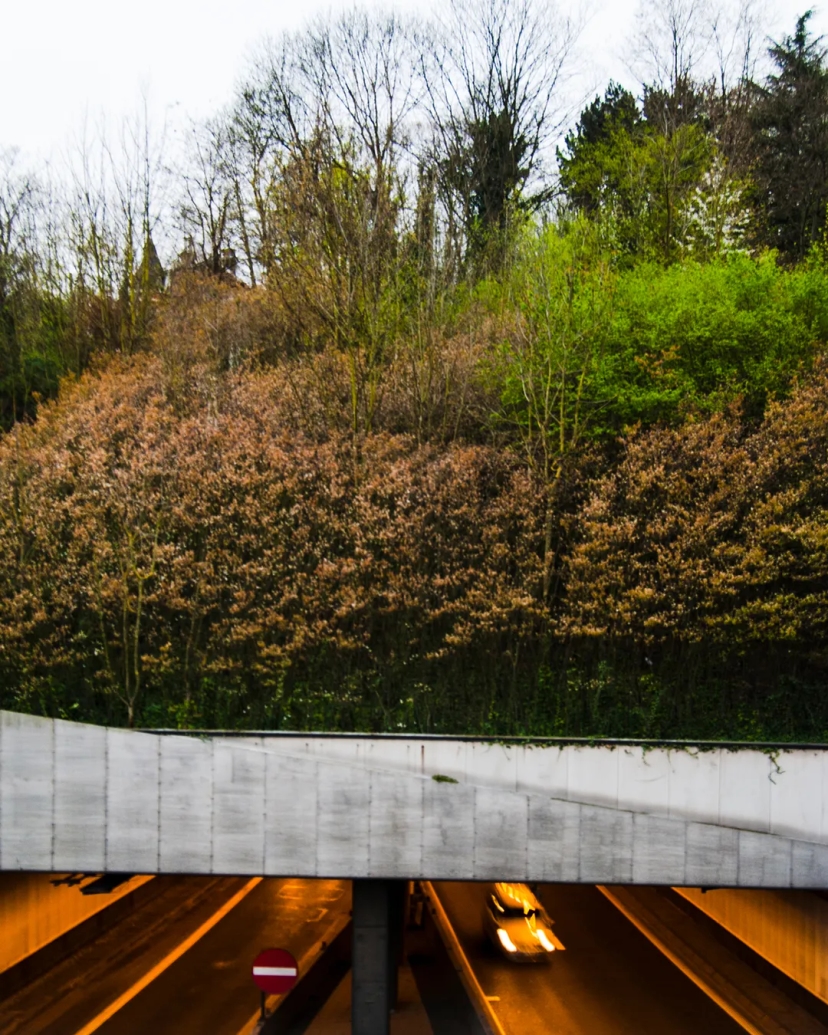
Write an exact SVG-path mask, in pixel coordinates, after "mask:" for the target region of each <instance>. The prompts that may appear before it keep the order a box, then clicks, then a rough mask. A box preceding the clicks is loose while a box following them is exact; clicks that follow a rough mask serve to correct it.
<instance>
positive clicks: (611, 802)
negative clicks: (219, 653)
mask: <svg viewBox="0 0 828 1035" xmlns="http://www.w3.org/2000/svg"><path fill="white" fill-rule="evenodd" d="M244 739H245V742H246V743H249V744H250V745H251V746H252V745H256V746H261V747H263V748H264V750H266V751H268V752H277V753H279V754H282V755H297V754H298V755H301V756H305V757H310V758H317V759H320V760H321V759H326V760H328V761H333V760H336V761H341V762H350V763H352V764H355V765H361V766H367V767H369V768H377V769H385V770H389V771H393V772H406V773H411V774H418V775H423V776H430V775H432V774H434V773H442V774H445V775H446V776H451V777H453V778H454V779H456V780H459V781H460V782H461V783H472V784H475V785H476V786H481V787H497V788H499V789H501V790H513V791H524V792H530V793H539V794H547V795H549V796H550V797H553V798H558V799H560V800H562V801H577V802H580V803H583V804H588V805H603V806H606V807H607V808H611V809H624V810H629V811H633V812H640V813H647V814H652V815H659V816H668V817H671V818H675V819H690V820H698V821H699V822H702V823H715V824H717V825H722V826H729V827H738V828H740V829H743V830H755V831H758V832H762V833H770V834H781V835H783V836H785V837H802V838H805V839H806V840H812V841H820V842H822V843H825V844H828V750H822V751H821V750H813V751H802V750H797V751H781V752H779V753H776V754H773V755H771V754H768V753H766V752H762V751H751V750H739V751H733V750H728V749H725V748H717V749H714V750H709V751H708V750H705V751H699V750H697V749H685V750H668V749H662V748H657V749H646V748H642V747H630V746H619V747H603V746H601V747H586V746H576V745H568V746H566V747H557V746H548V747H542V746H531V747H530V746H526V747H524V746H522V745H510V744H497V743H485V742H481V741H474V740H451V739H443V738H440V739H431V738H417V737H397V736H393V737H352V736H346V737H342V736H336V735H333V736H330V735H329V736H326V735H324V734H318V735H314V736H308V737H302V736H294V735H290V736H279V735H275V736H268V737H265V738H255V739H254V738H250V739H247V738H244Z"/></svg>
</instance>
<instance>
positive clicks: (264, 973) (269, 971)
mask: <svg viewBox="0 0 828 1035" xmlns="http://www.w3.org/2000/svg"><path fill="white" fill-rule="evenodd" d="M253 973H254V974H255V975H256V977H295V976H296V967H254V968H253Z"/></svg>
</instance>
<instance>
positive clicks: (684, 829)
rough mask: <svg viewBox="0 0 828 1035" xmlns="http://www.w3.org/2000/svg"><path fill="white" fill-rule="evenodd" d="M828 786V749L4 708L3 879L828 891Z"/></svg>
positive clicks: (0, 728)
mask: <svg viewBox="0 0 828 1035" xmlns="http://www.w3.org/2000/svg"><path fill="white" fill-rule="evenodd" d="M435 777H439V778H440V779H435ZM827 789H828V752H822V751H818V750H810V751H801V752H800V751H785V752H782V753H779V754H778V755H773V756H770V755H766V754H763V753H762V752H758V751H752V750H751V751H745V752H730V751H727V750H723V749H717V750H714V751H710V752H695V753H694V752H684V751H663V750H650V751H645V750H643V749H641V748H630V747H626V746H624V747H616V748H608V747H583V746H567V747H559V746H548V747H547V746H532V747H530V746H526V745H505V744H497V743H485V742H481V741H473V740H463V739H456V740H454V739H442V738H441V739H432V738H416V737H337V736H326V735H318V736H314V735H308V736H278V735H277V736H261V737H233V736H227V737H221V736H210V737H201V738H200V737H197V736H176V735H161V734H154V733H141V732H134V731H132V732H130V731H125V730H120V729H117V730H116V729H105V728H102V727H95V726H88V725H83V724H78V723H69V722H62V721H59V720H48V719H40V718H35V717H32V716H26V715H18V714H16V713H10V712H0V869H3V870H13V869H27V870H48V871H54V870H58V869H77V870H86V871H89V872H95V871H99V870H118V871H124V870H128V871H132V872H135V871H137V872H142V873H226V874H230V873H237V874H273V875H292V876H308V877H317V876H318V877H341V878H348V877H371V876H376V877H403V878H414V877H422V878H426V879H451V878H457V879H468V880H475V879H477V880H489V879H514V880H548V881H575V882H588V883H611V884H624V883H641V884H672V885H716V886H720V887H721V886H727V887H767V888H777V887H778V888H788V887H796V888H824V887H828V824H827V823H826V819H828V816H827V815H826V807H825V806H826V790H827Z"/></svg>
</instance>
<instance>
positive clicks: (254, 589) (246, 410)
mask: <svg viewBox="0 0 828 1035" xmlns="http://www.w3.org/2000/svg"><path fill="white" fill-rule="evenodd" d="M190 373H191V376H190V378H189V380H188V386H187V392H188V397H187V406H186V407H184V408H183V409H182V408H181V407H180V406H179V405H178V404H177V403H174V402H171V400H170V397H169V392H168V389H169V381H168V370H167V369H166V367H165V363H164V360H163V358H154V357H142V358H140V359H136V360H133V361H131V362H130V363H129V364H123V365H113V366H111V367H109V368H108V369H107V370H106V371H105V372H104V373H103V374H101V375H100V376H99V377H96V378H91V377H90V378H85V379H83V380H81V381H80V382H78V383H77V384H74V385H70V386H66V388H65V390H64V392H63V394H62V396H61V399H60V400H59V401H58V402H57V403H56V404H54V405H52V406H50V407H47V408H45V409H44V411H43V413H42V415H41V417H40V419H39V420H38V421H37V423H36V424H34V425H31V426H19V427H17V428H15V429H14V431H13V432H12V433H11V434H9V435H8V436H6V438H5V439H3V440H2V442H0V500H2V509H0V587H1V588H2V593H1V595H0V665H2V675H3V683H4V687H5V688H6V689H5V691H4V700H5V702H6V703H7V704H8V703H15V702H17V703H18V704H19V705H20V706H27V707H36V708H50V707H51V706H52V705H50V703H49V702H50V701H57V702H58V705H55V707H59V709H62V710H64V711H71V708H72V706H73V705H77V707H78V708H79V709H80V710H81V711H82V712H83V713H84V714H89V713H90V712H93V713H95V714H105V715H106V716H107V717H112V718H113V719H115V720H118V719H124V718H125V719H126V720H127V721H129V722H134V721H136V719H137V718H139V717H142V716H147V715H149V716H150V717H151V716H152V715H155V714H158V715H162V716H165V717H166V716H170V715H172V716H176V715H183V716H184V717H185V718H186V717H187V716H196V715H198V716H200V718H201V719H203V720H211V721H218V720H221V721H224V722H231V721H232V722H243V721H245V717H249V718H250V720H251V721H252V720H256V721H258V722H283V721H287V720H288V719H290V718H291V717H295V721H309V719H308V717H309V716H310V717H312V716H313V714H314V709H317V710H318V708H319V707H321V705H320V702H322V703H323V704H324V708H323V711H324V713H325V714H326V715H329V714H332V715H339V714H340V713H342V715H343V720H342V721H345V722H348V721H351V722H354V721H361V722H368V723H369V724H370V723H374V724H375V723H377V722H379V723H385V724H389V723H390V722H391V716H392V713H393V714H394V715H395V716H396V714H397V713H398V712H399V711H400V702H401V701H402V702H406V701H409V700H413V699H412V694H414V696H415V697H416V691H417V688H420V689H421V690H422V694H423V695H424V696H425V698H426V699H430V697H429V695H431V694H432V689H433V685H434V681H435V678H437V677H439V674H440V672H441V671H443V670H446V669H447V668H450V667H451V666H453V665H456V663H457V659H458V658H459V657H461V656H463V657H469V656H471V657H475V656H476V657H478V659H479V658H480V657H481V656H482V655H481V652H483V654H486V653H488V654H489V655H490V656H491V661H490V662H487V664H489V665H490V667H492V673H491V680H490V683H491V686H490V694H491V695H494V696H495V697H496V696H497V694H498V693H499V692H500V690H501V687H500V682H499V679H500V675H499V672H498V670H499V668H502V667H503V661H502V659H503V657H504V656H506V657H509V656H511V655H510V650H511V651H512V652H515V651H517V650H519V646H520V644H521V643H522V642H524V641H528V640H530V639H531V638H532V637H533V636H534V635H535V634H536V632H537V628H538V624H539V623H540V624H541V626H542V624H543V616H542V615H541V614H540V613H539V610H538V607H537V605H536V603H535V597H534V594H533V586H534V584H535V582H536V580H537V565H538V563H539V562H538V553H537V527H536V525H537V513H536V499H535V494H534V492H533V489H532V486H531V484H530V481H529V479H528V478H527V476H526V475H525V474H524V473H523V472H522V470H521V469H520V468H519V467H518V466H517V465H516V464H515V462H514V461H513V460H511V459H510V458H509V457H508V456H507V455H504V454H502V453H498V452H496V451H494V450H492V449H487V448H484V447H480V446H461V445H457V446H454V447H451V448H448V449H444V450H438V449H437V448H435V447H431V446H427V445H424V446H419V447H418V446H416V444H415V443H414V442H413V441H412V440H411V439H410V438H406V437H401V436H397V437H394V436H388V435H383V434H378V435H375V436H371V437H368V438H365V439H364V440H361V441H355V440H354V438H353V437H352V436H351V435H348V434H337V433H331V434H330V435H329V436H328V437H327V438H326V439H324V440H316V441H314V440H313V439H311V438H309V437H307V436H304V435H302V434H301V433H298V432H297V431H296V430H295V429H290V428H285V426H284V425H283V424H282V423H281V421H280V406H279V395H280V391H282V390H283V389H284V383H283V381H282V380H281V379H280V378H279V376H278V374H276V373H271V374H265V375H253V374H249V373H243V374H240V375H238V376H232V375H225V376H224V377H223V378H222V379H221V384H220V391H217V390H216V383H215V379H214V378H213V377H212V375H210V374H209V370H205V368H204V367H201V368H198V369H193V370H191V371H190ZM509 664H511V663H509ZM478 665H479V661H478ZM512 667H513V666H512ZM507 668H508V664H507ZM435 674H436V675H435ZM438 682H439V678H438ZM507 682H508V681H507ZM369 684H370V689H368V687H369ZM510 685H511V684H510ZM366 695H368V698H369V707H368V708H367V710H366V709H365V707H363V702H364V699H365V697H366ZM461 697H462V694H461V693H459V692H458V693H457V698H458V701H459V700H460V698H461ZM460 706H461V707H462V706H464V705H460ZM411 707H412V708H413V707H415V705H414V704H413V703H412V704H411ZM428 707H430V705H429V706H428ZM480 707H481V708H482V709H483V711H485V708H486V705H485V704H482V703H481V705H480ZM153 708H154V709H155V710H154V711H153ZM360 709H361V710H360Z"/></svg>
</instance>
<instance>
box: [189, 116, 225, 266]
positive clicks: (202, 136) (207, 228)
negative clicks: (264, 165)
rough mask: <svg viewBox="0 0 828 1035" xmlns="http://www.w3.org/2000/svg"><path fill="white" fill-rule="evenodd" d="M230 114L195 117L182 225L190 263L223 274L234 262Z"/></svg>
mask: <svg viewBox="0 0 828 1035" xmlns="http://www.w3.org/2000/svg"><path fill="white" fill-rule="evenodd" d="M230 142H231V133H230V126H229V120H227V119H226V118H224V117H223V116H222V115H218V116H216V117H214V118H211V119H206V120H205V121H204V122H200V123H193V124H192V125H191V126H190V130H189V133H188V135H187V165H186V168H185V172H184V175H183V178H182V180H183V195H184V196H183V198H182V202H181V205H180V208H179V213H178V214H179V223H180V227H181V229H182V231H183V233H184V235H185V237H186V239H187V240H188V242H189V249H188V251H189V252H190V254H187V255H186V258H184V257H182V259H183V262H184V263H185V264H186V265H191V266H193V265H199V266H201V267H203V268H204V269H206V270H208V271H209V272H210V273H213V274H215V275H218V274H220V273H223V272H225V271H226V270H227V269H231V268H233V267H234V266H235V261H234V256H233V252H232V248H231V226H232V217H233V213H234V208H235V205H236V193H235V187H234V181H233V176H232V173H231V154H232V152H231V148H230Z"/></svg>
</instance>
